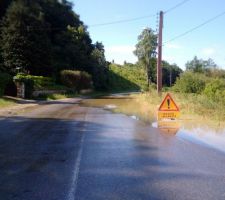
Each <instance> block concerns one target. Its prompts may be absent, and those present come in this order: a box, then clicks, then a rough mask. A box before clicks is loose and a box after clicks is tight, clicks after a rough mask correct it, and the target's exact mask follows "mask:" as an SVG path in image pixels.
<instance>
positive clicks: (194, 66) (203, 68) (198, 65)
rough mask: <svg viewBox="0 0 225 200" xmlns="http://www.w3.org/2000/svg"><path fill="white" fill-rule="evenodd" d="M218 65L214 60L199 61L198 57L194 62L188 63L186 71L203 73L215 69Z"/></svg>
mask: <svg viewBox="0 0 225 200" xmlns="http://www.w3.org/2000/svg"><path fill="white" fill-rule="evenodd" d="M216 67H217V65H216V64H215V63H214V61H213V60H212V59H210V58H209V59H208V60H202V59H198V58H197V56H195V57H194V58H193V60H191V61H189V62H187V63H186V70H187V71H192V72H198V73H203V72H207V71H209V70H210V69H215V68H216Z"/></svg>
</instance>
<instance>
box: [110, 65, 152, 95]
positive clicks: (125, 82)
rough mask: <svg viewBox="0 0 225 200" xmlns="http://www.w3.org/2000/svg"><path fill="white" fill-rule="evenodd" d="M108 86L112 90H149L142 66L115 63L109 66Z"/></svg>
mask: <svg viewBox="0 0 225 200" xmlns="http://www.w3.org/2000/svg"><path fill="white" fill-rule="evenodd" d="M109 88H110V90H112V91H120V90H123V91H129V90H130V91H131V90H142V91H148V90H149V88H148V85H147V81H146V74H145V71H144V69H143V68H141V67H137V66H129V65H125V66H120V65H116V64H111V65H110V66H109Z"/></svg>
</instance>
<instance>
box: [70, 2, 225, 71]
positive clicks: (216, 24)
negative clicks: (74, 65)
mask: <svg viewBox="0 0 225 200" xmlns="http://www.w3.org/2000/svg"><path fill="white" fill-rule="evenodd" d="M72 2H73V4H74V11H75V12H76V13H77V14H79V15H80V19H81V20H82V21H83V22H84V23H85V24H86V25H87V26H88V32H89V33H90V36H91V38H92V41H93V43H94V42H96V41H100V42H102V43H103V44H104V46H105V55H106V59H107V60H108V61H112V60H114V61H115V62H116V63H119V64H123V63H124V61H126V62H131V63H135V62H136V61H137V57H136V56H135V55H134V54H133V51H134V49H135V45H136V44H137V37H138V35H140V33H141V32H142V30H143V29H144V28H145V27H150V28H152V29H153V30H156V28H157V27H158V22H157V13H159V11H166V10H168V9H170V8H173V7H174V6H176V5H177V4H179V3H181V2H183V0H72ZM222 12H225V1H224V0H213V1H210V0H187V1H186V2H185V3H184V4H182V5H180V6H179V7H177V8H175V9H173V10H171V11H170V12H168V13H165V14H164V26H163V43H165V45H164V46H163V55H162V56H163V60H166V61H168V62H169V63H171V64H172V63H176V64H177V65H178V66H179V67H181V68H182V69H185V63H186V62H187V61H190V60H192V59H193V57H194V56H197V57H198V58H202V59H208V58H212V59H213V60H214V61H215V63H216V64H217V65H218V66H219V67H221V68H223V69H225V23H224V22H225V14H224V15H223V16H221V17H219V18H217V19H216V20H214V21H212V22H210V23H208V24H206V25H205V26H202V27H201V28H199V29H196V30H195V31H192V32H190V33H189V34H187V35H185V36H183V37H180V38H177V39H175V40H174V41H171V42H167V41H170V40H171V39H172V38H174V37H176V36H178V35H180V34H182V33H184V32H186V31H188V30H190V29H192V28H194V27H196V26H198V25H200V24H202V23H204V22H205V21H207V20H209V19H211V18H213V17H215V16H217V15H219V14H221V13H222ZM143 16H149V17H148V18H145V19H140V20H135V21H130V22H126V23H118V24H110V25H104V26H96V24H104V23H110V22H114V21H120V20H127V19H133V18H139V17H143Z"/></svg>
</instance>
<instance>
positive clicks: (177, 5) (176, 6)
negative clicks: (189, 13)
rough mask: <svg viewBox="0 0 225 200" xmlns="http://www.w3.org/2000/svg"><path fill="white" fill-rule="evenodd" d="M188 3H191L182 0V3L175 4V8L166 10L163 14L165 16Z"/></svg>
mask: <svg viewBox="0 0 225 200" xmlns="http://www.w3.org/2000/svg"><path fill="white" fill-rule="evenodd" d="M188 1H191V0H184V1H181V2H180V3H178V4H176V5H175V6H173V7H171V8H169V9H167V10H166V11H164V14H167V13H169V12H171V11H173V10H175V9H177V8H178V7H180V6H182V5H183V4H185V3H187V2H188Z"/></svg>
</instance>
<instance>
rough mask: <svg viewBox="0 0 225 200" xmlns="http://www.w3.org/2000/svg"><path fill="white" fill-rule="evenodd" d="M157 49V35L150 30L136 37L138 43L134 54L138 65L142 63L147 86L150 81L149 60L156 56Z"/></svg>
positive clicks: (147, 29)
mask: <svg viewBox="0 0 225 200" xmlns="http://www.w3.org/2000/svg"><path fill="white" fill-rule="evenodd" d="M156 47H157V35H156V34H155V33H154V31H153V30H152V29H151V28H145V29H144V30H143V31H142V33H141V34H140V35H139V36H138V43H137V44H136V50H135V51H134V54H135V55H136V56H137V57H138V60H139V62H140V63H142V64H143V65H144V67H145V70H146V75H147V82H148V85H149V83H150V81H151V76H150V74H151V71H153V66H151V59H152V58H154V57H155V56H156Z"/></svg>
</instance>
